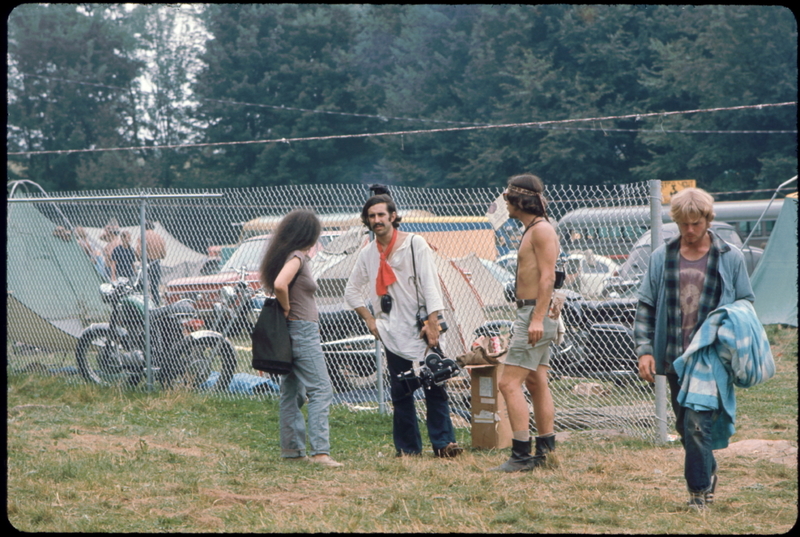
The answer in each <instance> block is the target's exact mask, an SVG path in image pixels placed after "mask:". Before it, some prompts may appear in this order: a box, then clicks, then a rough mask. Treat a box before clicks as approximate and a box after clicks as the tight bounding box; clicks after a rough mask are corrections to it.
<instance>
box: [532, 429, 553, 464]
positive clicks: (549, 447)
mask: <svg viewBox="0 0 800 537" xmlns="http://www.w3.org/2000/svg"><path fill="white" fill-rule="evenodd" d="M555 450H556V435H554V434H551V435H550V436H537V437H536V453H534V455H533V466H535V467H537V468H538V467H540V466H547V465H548V463H549V462H550V461H548V459H549V458H552V456H551V455H549V453H552V452H554V451H555ZM553 462H554V461H553ZM550 466H555V464H550Z"/></svg>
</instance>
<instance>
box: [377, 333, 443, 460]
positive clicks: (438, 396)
mask: <svg viewBox="0 0 800 537" xmlns="http://www.w3.org/2000/svg"><path fill="white" fill-rule="evenodd" d="M386 365H387V368H388V369H389V378H390V379H391V384H390V386H391V393H392V406H393V407H394V415H393V417H392V420H393V422H392V437H393V439H394V447H395V449H396V450H397V452H398V453H406V454H419V453H422V437H421V436H420V432H419V424H418V422H417V409H416V406H415V405H414V394H413V392H412V391H411V390H410V389H409V387H408V385H407V384H406V383H405V382H404V381H401V380H398V379H397V375H399V374H401V373H403V372H405V371H408V370H409V369H411V368H412V366H413V363H412V362H411V361H410V360H406V359H405V358H401V357H400V356H397V355H396V354H393V353H392V352H391V351H389V350H388V349H386ZM421 389H422V390H424V392H425V406H426V408H427V420H426V421H427V426H428V437H429V438H430V440H431V444H432V445H433V447H434V449H441V448H443V447H445V446H447V444H449V443H451V442H455V441H456V433H455V429H453V422H452V420H451V419H450V404H449V403H448V397H447V390H445V388H444V386H436V385H433V386H432V387H431V389H427V388H425V387H422V388H421Z"/></svg>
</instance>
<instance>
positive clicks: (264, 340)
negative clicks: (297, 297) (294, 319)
mask: <svg viewBox="0 0 800 537" xmlns="http://www.w3.org/2000/svg"><path fill="white" fill-rule="evenodd" d="M300 270H303V267H302V266H301V267H300ZM300 270H298V271H297V274H295V276H294V278H293V279H292V282H291V283H290V284H289V291H290V292H291V289H292V286H293V285H294V282H295V281H297V277H298V276H300ZM286 323H287V321H286V316H285V315H284V314H283V307H281V303H280V302H278V299H277V298H275V297H272V296H271V297H267V299H266V300H265V301H264V306H262V308H261V313H259V315H258V320H257V321H256V325H255V326H254V327H253V332H252V333H251V334H250V336H251V339H252V341H253V363H252V365H253V369H255V370H257V371H263V372H265V373H273V374H275V375H288V374H289V373H291V372H292V340H291V338H290V337H289V326H288V325H287V324H286Z"/></svg>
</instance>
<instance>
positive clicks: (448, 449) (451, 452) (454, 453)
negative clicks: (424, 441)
mask: <svg viewBox="0 0 800 537" xmlns="http://www.w3.org/2000/svg"><path fill="white" fill-rule="evenodd" d="M463 451H464V448H462V447H461V446H459V445H458V444H457V443H456V442H450V443H449V444H447V445H446V446H444V447H443V448H433V454H434V455H435V456H436V457H442V458H445V459H447V458H451V457H458V456H459V455H460V454H461V453H462V452H463Z"/></svg>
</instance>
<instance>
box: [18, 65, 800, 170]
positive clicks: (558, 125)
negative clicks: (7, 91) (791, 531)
mask: <svg viewBox="0 0 800 537" xmlns="http://www.w3.org/2000/svg"><path fill="white" fill-rule="evenodd" d="M22 76H31V77H37V78H45V79H51V80H59V81H63V82H69V83H75V84H83V85H89V86H98V87H103V88H107V89H115V90H123V91H128V90H127V89H126V88H122V87H119V86H109V85H106V84H98V83H91V82H82V81H76V80H69V79H64V78H58V77H47V76H43V75H30V74H24V73H23V74H22ZM200 100H206V101H210V102H218V103H222V104H235V105H242V106H257V107H265V108H270V109H276V110H287V111H299V112H308V113H319V114H332V115H344V116H354V117H365V118H374V119H380V120H382V121H388V120H399V121H422V122H437V123H450V124H459V125H463V126H461V127H449V128H441V129H427V130H420V129H418V130H405V131H390V132H377V133H359V134H338V135H329V136H312V137H297V138H274V139H261V140H240V141H233V142H201V143H188V144H164V145H152V146H126V147H108V148H87V149H54V150H42V151H15V152H8V153H7V155H20V156H24V155H47V154H51V155H53V154H72V153H94V152H102V151H136V150H147V149H180V148H201V147H224V146H233V145H250V144H268V143H292V142H307V141H326V140H337V139H353V138H368V137H386V136H401V137H402V136H405V135H413V134H435V133H441V132H457V131H469V130H482V129H502V128H532V127H536V128H542V129H551V130H557V129H559V130H587V131H592V130H593V131H596V130H601V131H603V132H653V133H664V134H669V133H677V134H722V133H725V134H796V133H797V131H796V130H765V131H747V130H737V131H714V130H691V129H680V130H665V129H664V128H663V119H664V117H667V116H671V115H680V114H696V113H709V112H720V111H731V110H746V109H763V108H769V107H778V106H790V105H797V101H789V102H783V103H770V104H756V105H743V106H733V107H720V108H707V109H695V110H681V111H672V112H650V113H641V112H640V113H634V114H625V115H619V116H604V117H592V118H578V119H564V120H550V121H534V122H525V123H505V124H483V123H468V122H458V121H449V120H437V119H422V118H402V117H387V116H383V115H371V114H356V113H351V112H337V111H331V110H310V109H304V108H298V107H291V106H289V107H287V106H284V105H280V106H279V105H266V104H258V103H247V102H241V101H226V100H221V99H210V98H200ZM647 117H660V118H661V119H662V124H661V125H660V128H659V129H654V130H643V129H612V128H607V127H599V128H597V127H563V125H569V124H573V123H577V122H599V121H616V120H623V119H635V120H637V121H638V120H641V119H644V118H647Z"/></svg>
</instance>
